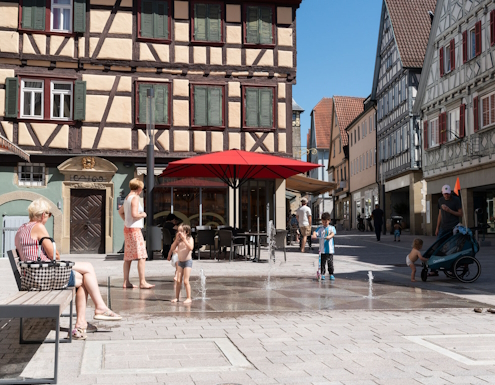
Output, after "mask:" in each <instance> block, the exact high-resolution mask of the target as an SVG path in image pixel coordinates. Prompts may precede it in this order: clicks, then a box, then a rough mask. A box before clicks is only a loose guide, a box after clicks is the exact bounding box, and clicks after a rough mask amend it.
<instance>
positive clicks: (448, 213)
mask: <svg viewBox="0 0 495 385" xmlns="http://www.w3.org/2000/svg"><path fill="white" fill-rule="evenodd" d="M442 195H443V197H442V198H440V199H439V200H438V219H437V229H436V231H435V235H436V236H437V239H440V238H442V237H443V236H444V235H445V234H447V233H450V234H452V230H453V229H454V227H455V226H456V225H457V224H458V223H459V220H460V219H461V218H462V205H461V200H460V199H459V198H458V197H457V196H455V195H452V191H451V189H450V186H449V185H448V184H446V185H445V186H443V187H442Z"/></svg>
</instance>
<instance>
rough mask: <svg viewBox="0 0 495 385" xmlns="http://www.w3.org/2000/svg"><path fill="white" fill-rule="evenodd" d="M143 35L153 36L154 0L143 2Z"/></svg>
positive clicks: (144, 0)
mask: <svg viewBox="0 0 495 385" xmlns="http://www.w3.org/2000/svg"><path fill="white" fill-rule="evenodd" d="M141 36H142V37H153V2H152V1H149V0H143V1H142V2H141Z"/></svg>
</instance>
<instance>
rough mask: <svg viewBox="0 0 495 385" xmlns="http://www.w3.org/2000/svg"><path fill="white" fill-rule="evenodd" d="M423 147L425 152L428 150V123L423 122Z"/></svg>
mask: <svg viewBox="0 0 495 385" xmlns="http://www.w3.org/2000/svg"><path fill="white" fill-rule="evenodd" d="M423 145H424V148H425V150H426V149H427V148H428V121H426V120H425V121H424V122H423Z"/></svg>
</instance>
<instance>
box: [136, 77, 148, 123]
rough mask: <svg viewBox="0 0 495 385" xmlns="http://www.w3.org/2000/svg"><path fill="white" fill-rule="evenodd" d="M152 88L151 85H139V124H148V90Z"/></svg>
mask: <svg viewBox="0 0 495 385" xmlns="http://www.w3.org/2000/svg"><path fill="white" fill-rule="evenodd" d="M150 88H151V85H150V84H140V85H139V91H138V94H139V111H138V123H141V124H146V99H147V93H148V90H149V89H150Z"/></svg>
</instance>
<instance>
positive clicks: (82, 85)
mask: <svg viewBox="0 0 495 385" xmlns="http://www.w3.org/2000/svg"><path fill="white" fill-rule="evenodd" d="M84 119H86V82H83V81H81V80H76V82H75V83H74V120H84Z"/></svg>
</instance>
